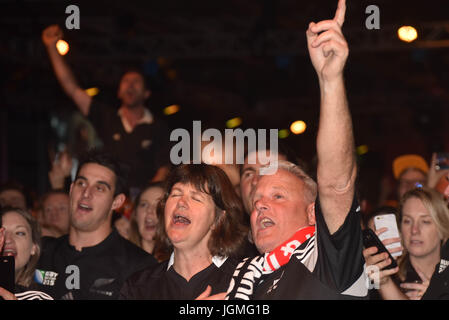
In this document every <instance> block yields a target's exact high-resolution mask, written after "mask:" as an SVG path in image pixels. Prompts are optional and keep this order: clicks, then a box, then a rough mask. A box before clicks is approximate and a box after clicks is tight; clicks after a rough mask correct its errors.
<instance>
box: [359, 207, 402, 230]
mask: <svg viewBox="0 0 449 320" xmlns="http://www.w3.org/2000/svg"><path fill="white" fill-rule="evenodd" d="M391 213H392V214H394V215H395V216H396V220H397V222H398V223H399V221H398V218H399V210H398V209H397V208H395V207H391V206H381V207H378V208H376V209H374V210H373V211H371V212H370V213H366V214H364V215H363V216H362V222H363V226H364V227H365V228H368V222H369V221H370V220H371V219H372V218H374V217H375V216H377V215H381V214H391Z"/></svg>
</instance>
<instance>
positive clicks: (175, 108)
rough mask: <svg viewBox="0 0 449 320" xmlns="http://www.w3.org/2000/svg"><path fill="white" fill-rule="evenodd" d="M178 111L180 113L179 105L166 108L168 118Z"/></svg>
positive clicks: (165, 112)
mask: <svg viewBox="0 0 449 320" xmlns="http://www.w3.org/2000/svg"><path fill="white" fill-rule="evenodd" d="M178 111H179V106H178V105H177V104H172V105H171V106H168V107H165V108H164V114H165V115H166V116H170V115H172V114H175V113H176V112H178Z"/></svg>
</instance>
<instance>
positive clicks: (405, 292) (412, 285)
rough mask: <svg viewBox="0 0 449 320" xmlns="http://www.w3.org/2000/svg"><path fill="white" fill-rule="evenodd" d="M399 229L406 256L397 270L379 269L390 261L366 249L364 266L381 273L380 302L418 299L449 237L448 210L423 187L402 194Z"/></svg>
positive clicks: (383, 255)
mask: <svg viewBox="0 0 449 320" xmlns="http://www.w3.org/2000/svg"><path fill="white" fill-rule="evenodd" d="M400 229H401V237H402V243H403V246H404V248H405V254H404V255H403V256H402V257H401V258H400V259H399V261H398V262H399V263H398V264H399V266H398V267H397V268H394V269H390V270H382V268H384V267H385V266H387V265H389V264H390V263H391V261H390V260H389V259H388V258H387V257H385V255H386V254H376V249H375V248H367V249H365V250H364V256H365V259H366V263H367V265H376V266H377V267H378V268H379V269H380V270H382V271H381V272H380V278H381V281H380V288H379V293H380V294H381V296H382V298H383V299H386V300H399V299H413V300H419V299H421V298H422V297H423V295H424V293H425V292H426V291H427V288H428V286H429V283H430V279H431V278H432V276H433V274H434V273H435V269H436V266H437V265H438V264H439V263H440V262H441V253H442V251H441V249H442V247H443V245H445V244H446V241H447V239H448V237H449V210H448V208H447V206H446V203H445V201H444V198H443V196H442V195H441V194H440V193H438V192H437V191H435V190H433V189H430V188H426V187H425V188H418V189H412V190H410V191H408V192H407V193H405V194H404V196H403V198H402V199H401V203H400ZM385 241H387V240H385ZM445 247H446V246H445Z"/></svg>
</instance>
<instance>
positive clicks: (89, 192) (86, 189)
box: [82, 186, 92, 199]
mask: <svg viewBox="0 0 449 320" xmlns="http://www.w3.org/2000/svg"><path fill="white" fill-rule="evenodd" d="M82 196H83V198H87V199H89V198H90V197H91V196H92V187H90V186H86V187H84V189H83V192H82Z"/></svg>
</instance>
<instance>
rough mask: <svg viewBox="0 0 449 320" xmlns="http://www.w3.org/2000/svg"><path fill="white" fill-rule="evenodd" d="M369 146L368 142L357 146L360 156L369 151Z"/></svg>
mask: <svg viewBox="0 0 449 320" xmlns="http://www.w3.org/2000/svg"><path fill="white" fill-rule="evenodd" d="M368 150H369V149H368V146H367V145H366V144H362V145H361V146H358V147H357V154H358V155H359V156H361V155H364V154H365V153H368Z"/></svg>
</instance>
